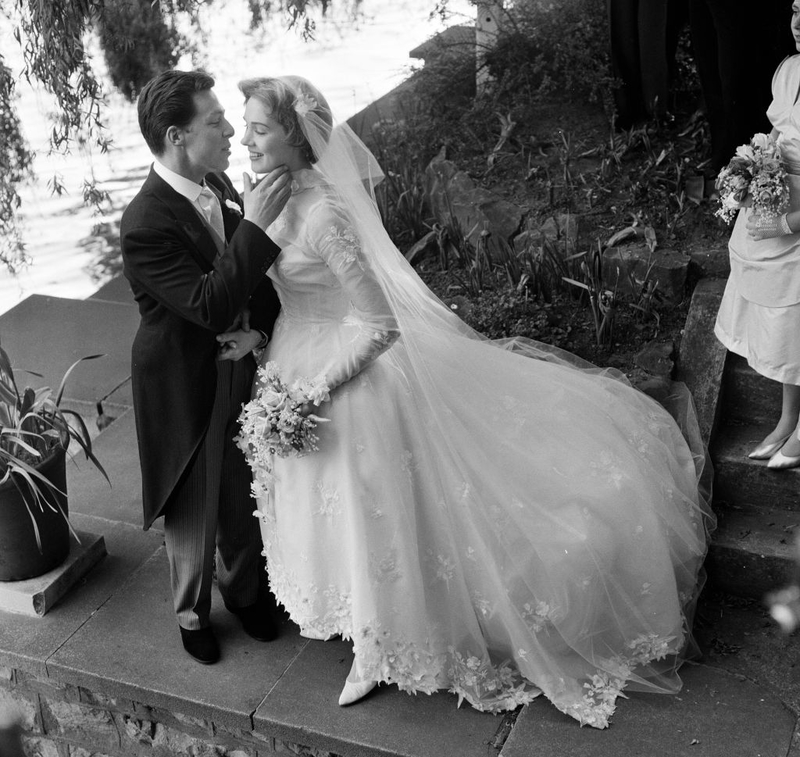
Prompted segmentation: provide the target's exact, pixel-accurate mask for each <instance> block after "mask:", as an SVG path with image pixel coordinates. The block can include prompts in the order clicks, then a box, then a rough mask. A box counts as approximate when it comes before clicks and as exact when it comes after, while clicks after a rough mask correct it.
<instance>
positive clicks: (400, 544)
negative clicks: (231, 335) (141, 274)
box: [222, 77, 713, 728]
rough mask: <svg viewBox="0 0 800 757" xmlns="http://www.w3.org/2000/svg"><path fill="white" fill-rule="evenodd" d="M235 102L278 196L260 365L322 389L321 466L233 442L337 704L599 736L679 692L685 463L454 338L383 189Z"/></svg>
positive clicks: (598, 394)
mask: <svg viewBox="0 0 800 757" xmlns="http://www.w3.org/2000/svg"><path fill="white" fill-rule="evenodd" d="M239 86H240V89H241V90H242V92H243V93H244V96H245V99H246V108H245V126H246V132H245V136H244V138H243V139H242V143H243V144H244V145H246V146H247V148H248V150H249V153H250V161H251V167H252V170H253V171H255V172H256V173H258V174H264V173H267V172H268V171H270V170H271V169H272V168H274V167H275V166H277V165H280V164H285V165H287V166H289V168H290V169H291V171H292V174H293V185H292V197H291V199H290V200H289V202H288V204H287V205H286V208H285V210H284V211H283V213H282V214H281V216H280V217H279V218H278V219H277V220H276V221H275V223H274V224H273V225H272V226H270V227H269V229H268V230H267V231H268V233H269V235H270V237H271V238H272V239H274V240H275V241H276V242H277V243H278V244H279V245H280V246H281V248H282V252H281V255H280V256H279V258H278V259H277V261H276V263H275V264H274V265H273V266H272V267H271V268H270V269H269V271H268V275H269V277H270V278H271V279H272V282H273V284H274V286H275V289H276V291H277V293H278V295H279V297H280V301H281V312H280V316H279V318H278V320H277V323H276V325H275V329H274V333H273V336H272V339H271V341H270V342H269V344H268V346H267V348H266V350H265V352H264V354H263V355H262V356H261V364H262V365H264V364H266V363H267V362H274V363H275V364H277V366H278V367H279V368H280V370H281V371H282V375H283V377H284V379H286V380H292V379H294V378H298V377H305V378H309V379H314V380H316V381H318V382H324V384H326V385H327V389H328V390H329V399H328V400H326V401H324V402H322V403H321V404H320V405H319V406H315V407H313V408H307V409H308V410H309V411H310V410H312V409H313V411H314V412H315V413H318V414H319V415H321V416H324V417H326V418H328V419H329V422H328V423H325V424H321V425H320V426H319V428H318V436H319V442H318V448H319V449H318V451H315V452H311V453H309V454H307V455H303V456H290V457H274V458H273V459H270V460H269V462H268V463H264V462H263V459H264V458H263V456H261V457H259V456H258V455H255V454H254V452H255V451H256V450H258V449H259V444H260V442H261V441H263V440H261V439H259V438H258V434H251V435H246V434H245V435H244V438H240V440H239V441H240V444H241V446H242V447H243V449H245V451H246V452H247V453H248V454H249V460H250V463H251V467H252V468H253V472H254V478H255V483H254V493H255V494H256V495H257V501H258V512H257V514H258V515H259V517H260V521H261V531H262V536H263V540H264V547H265V555H266V558H267V563H268V569H269V576H270V583H271V587H272V589H273V591H274V593H275V595H276V597H277V598H278V600H279V601H280V602H281V603H282V604H283V605H284V606H285V608H286V609H287V611H288V612H289V614H290V615H291V617H292V619H293V620H294V621H295V622H296V623H297V624H298V625H299V626H300V629H301V633H303V634H304V635H305V636H308V637H311V638H318V639H325V638H330V637H332V636H335V635H337V634H341V635H342V636H343V637H344V638H345V639H350V640H352V642H353V651H354V661H353V666H352V669H351V671H350V674H349V675H348V677H347V681H346V684H345V687H344V690H343V691H342V695H341V698H340V704H351V703H352V702H355V701H357V700H358V699H360V698H361V697H363V696H364V695H365V694H366V693H367V692H368V691H370V690H371V689H372V688H374V686H375V685H376V684H377V683H379V682H382V683H388V684H396V685H397V686H398V687H399V688H401V689H403V690H405V691H408V692H425V693H428V694H430V693H432V692H434V691H437V690H439V689H447V690H449V691H451V692H453V693H455V694H457V695H458V698H459V704H460V703H461V701H462V700H464V699H465V700H467V702H469V703H470V704H471V705H472V706H473V707H476V708H478V709H480V710H485V711H489V712H500V711H503V710H509V709H514V708H516V707H518V706H519V705H521V704H524V703H527V702H529V701H531V700H532V699H533V698H534V697H536V696H537V695H539V694H540V693H542V692H543V693H544V695H545V696H546V697H547V698H548V699H549V700H550V701H551V702H552V703H553V704H554V705H555V706H556V707H557V708H558V709H559V710H561V711H563V712H565V713H567V714H568V715H571V716H572V717H574V718H575V719H577V720H578V721H580V723H581V724H589V725H592V726H595V727H597V728H605V727H606V726H607V725H608V721H609V717H610V716H611V714H612V713H613V712H614V709H615V701H616V699H617V697H618V696H619V695H620V694H621V693H622V691H623V689H626V690H639V691H648V692H670V693H674V692H676V691H678V690H679V688H680V685H681V684H680V679H679V678H678V676H677V672H676V671H677V668H678V667H679V665H680V664H681V662H682V659H683V656H684V654H685V653H686V651H687V649H688V648H689V647H690V646H691V636H690V631H691V620H692V609H693V605H694V601H695V599H696V596H697V593H698V591H699V588H700V584H701V575H702V574H701V564H702V561H703V558H704V555H705V552H706V537H707V529H708V528H709V527H710V526H711V525H712V522H713V516H712V515H711V513H710V511H709V509H708V508H707V505H706V503H705V501H704V500H703V498H702V497H701V496H700V494H699V491H698V481H699V477H700V473H701V469H702V466H703V460H704V456H703V452H702V445H701V444H700V443H696V444H695V449H696V450H697V451H696V452H695V453H694V454H693V452H692V449H691V448H690V446H689V445H688V444H687V442H686V441H685V437H684V434H682V432H681V430H680V428H679V426H678V425H677V423H676V422H675V421H674V420H673V417H672V416H671V415H670V414H669V413H668V412H666V411H665V410H664V409H663V408H662V406H661V405H659V404H657V403H656V402H655V401H653V400H651V399H650V398H648V397H647V396H645V395H644V394H642V393H641V392H639V391H637V390H636V389H633V388H631V387H630V385H629V384H627V383H626V381H625V379H624V377H622V376H621V375H619V374H615V373H613V372H611V371H603V370H600V369H597V368H594V367H593V366H590V365H588V364H586V363H583V362H582V361H580V360H579V359H578V358H575V357H574V356H571V355H569V354H567V353H564V352H562V351H559V350H556V349H553V348H548V347H546V346H545V345H542V344H539V343H536V342H533V341H530V340H524V339H514V340H504V341H502V342H493V341H489V340H486V339H485V338H483V337H482V336H480V335H479V334H477V333H476V332H474V331H473V330H471V329H470V328H469V327H468V326H467V325H466V324H465V323H463V322H462V321H461V320H459V319H458V318H457V317H456V316H455V315H454V314H453V313H452V312H451V311H450V309H449V308H447V307H446V306H445V305H443V304H442V303H441V302H440V301H439V300H438V299H437V298H436V297H435V296H434V295H433V294H432V292H431V291H430V290H428V289H427V287H426V286H425V285H424V284H423V283H422V281H421V280H420V279H419V277H418V276H417V275H416V273H415V272H414V271H413V269H412V268H411V267H410V266H409V265H408V264H407V262H406V261H405V259H404V258H403V256H402V255H401V254H400V253H399V252H398V250H397V249H396V248H395V247H394V245H393V244H392V243H391V241H390V240H389V237H388V236H387V234H386V232H385V230H384V228H383V226H382V224H381V220H380V216H379V214H378V210H377V208H376V205H375V202H374V197H373V194H372V189H373V186H374V184H375V183H377V181H379V180H380V178H381V174H380V170H379V168H378V166H377V165H376V163H375V160H374V158H373V157H372V155H371V154H370V153H369V151H368V150H367V149H366V147H365V146H364V145H363V143H361V142H360V141H359V140H358V138H357V137H355V135H354V134H353V133H352V131H351V130H349V128H348V127H347V126H346V125H342V124H340V125H334V122H333V118H332V115H331V111H330V109H329V107H328V105H327V103H326V101H325V98H324V97H323V96H322V94H321V93H320V92H319V91H317V90H316V89H315V88H314V87H313V86H312V85H311V84H310V83H308V82H307V81H305V80H303V79H300V78H297V77H283V78H263V79H250V80H247V81H244V82H241V83H240V85H239ZM225 338H228V337H226V336H225V335H223V337H222V339H225ZM686 409H687V413H686V414H687V416H688V421H687V428H689V429H692V416H691V402H690V401H689V402H688V404H687V407H686ZM693 430H694V438H695V439H697V438H699V436H698V435H697V433H696V423H695V424H694V427H693ZM257 457H259V459H256V458H257ZM259 460H260V462H259Z"/></svg>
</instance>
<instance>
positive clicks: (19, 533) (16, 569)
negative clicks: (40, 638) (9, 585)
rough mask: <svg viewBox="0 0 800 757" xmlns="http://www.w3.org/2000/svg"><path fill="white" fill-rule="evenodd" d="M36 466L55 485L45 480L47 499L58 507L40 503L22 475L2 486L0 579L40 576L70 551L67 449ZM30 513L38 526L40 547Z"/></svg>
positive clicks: (64, 558)
mask: <svg viewBox="0 0 800 757" xmlns="http://www.w3.org/2000/svg"><path fill="white" fill-rule="evenodd" d="M36 469H37V470H38V471H39V473H41V474H42V475H43V476H44V477H45V478H46V479H47V480H48V481H50V482H52V484H53V486H54V487H55V489H52V488H50V487H48V486H46V485H45V484H42V488H43V489H44V492H43V495H44V498H45V500H46V501H47V502H48V503H49V504H50V505H52V506H53V507H55V508H56V510H55V511H54V510H53V509H52V508H51V507H49V506H48V505H47V504H44V505H43V506H42V507H40V506H39V505H37V504H36V500H35V498H34V497H33V494H32V493H31V491H30V487H29V486H28V484H27V482H26V481H25V480H24V479H22V478H20V477H19V476H12V477H11V479H9V480H8V481H6V482H5V483H4V484H3V485H2V486H0V581H21V580H23V579H26V578H34V577H36V576H41V575H42V574H43V573H47V572H48V571H49V570H53V568H57V567H58V566H59V565H61V563H63V562H64V560H66V559H67V555H68V554H69V543H70V537H69V525H68V524H67V519H66V517H65V516H66V515H68V510H67V497H66V492H67V471H66V456H65V451H64V450H63V449H60V448H59V449H57V450H56V451H54V452H53V454H52V455H51V456H50V457H48V458H47V459H46V460H45V461H44V462H42V463H40V464H39V465H38V466H36ZM18 487H19V488H18ZM56 490H60V491H56ZM62 492H63V493H62ZM26 501H27V506H26ZM29 511H30V513H29ZM31 514H32V515H33V518H34V519H35V520H36V525H37V527H38V529H39V538H40V540H41V550H40V549H39V546H38V544H37V541H36V532H35V530H34V526H33V522H32V521H31Z"/></svg>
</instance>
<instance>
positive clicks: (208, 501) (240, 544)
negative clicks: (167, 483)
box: [164, 360, 266, 631]
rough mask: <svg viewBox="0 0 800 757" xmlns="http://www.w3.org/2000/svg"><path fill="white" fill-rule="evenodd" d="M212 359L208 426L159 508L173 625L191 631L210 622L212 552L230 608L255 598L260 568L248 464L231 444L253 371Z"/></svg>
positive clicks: (258, 534) (257, 536)
mask: <svg viewBox="0 0 800 757" xmlns="http://www.w3.org/2000/svg"><path fill="white" fill-rule="evenodd" d="M216 365H217V393H216V397H215V400H214V409H213V412H212V415H211V423H210V424H209V427H208V432H207V433H206V436H205V439H204V440H203V442H202V443H201V444H200V447H199V449H198V451H197V453H196V455H195V458H194V460H193V462H192V463H191V464H190V467H189V469H188V471H187V473H186V475H185V476H184V477H183V478H182V479H181V483H180V484H179V487H178V489H177V490H176V491H175V493H174V494H173V496H172V499H171V501H170V503H169V505H168V507H167V509H166V511H165V514H164V536H165V543H166V549H167V556H168V558H169V565H170V575H171V582H172V597H173V601H174V604H175V613H176V615H177V616H178V624H179V625H180V626H181V627H183V628H185V629H187V630H190V631H194V630H197V629H200V628H206V627H207V626H208V625H209V613H210V610H211V583H212V573H213V565H214V556H215V553H216V565H217V585H218V587H219V590H220V593H221V594H222V597H223V599H224V600H225V602H226V603H227V604H229V605H231V606H233V607H246V606H248V605H251V604H253V603H254V602H255V601H256V600H257V598H258V595H259V583H260V582H261V583H263V581H262V574H264V572H263V570H262V569H261V565H262V558H261V549H262V545H261V536H260V533H259V529H258V522H257V521H256V519H255V518H254V517H253V511H254V510H255V502H254V501H253V500H252V499H251V497H250V481H251V477H250V469H249V468H248V467H247V463H246V462H245V459H244V456H243V455H242V452H241V451H240V450H239V449H238V448H237V447H236V445H235V444H234V442H233V437H234V436H235V435H236V433H237V432H238V424H237V423H236V418H237V417H238V415H239V411H240V408H241V403H242V402H243V401H246V400H247V399H249V397H250V384H251V377H250V375H249V373H248V371H246V370H242V368H243V366H234V364H233V363H232V362H231V361H229V360H225V361H218V362H217V363H216ZM264 578H266V576H265V574H264Z"/></svg>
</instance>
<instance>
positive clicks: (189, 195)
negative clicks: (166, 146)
mask: <svg viewBox="0 0 800 757" xmlns="http://www.w3.org/2000/svg"><path fill="white" fill-rule="evenodd" d="M153 170H154V171H155V172H156V173H157V174H158V175H159V176H160V177H161V178H162V179H164V181H166V182H167V184H169V185H170V186H171V187H172V188H173V189H174V190H175V191H176V192H177V193H178V194H181V195H183V196H184V197H185V198H186V199H187V200H189V201H190V202H194V203H196V202H197V198H198V197H199V196H200V192H201V191H202V189H203V187H202V185H200V184H198V183H197V182H194V181H192V180H191V179H187V178H186V177H185V176H181V175H180V174H179V173H175V171H173V170H172V169H170V168H167V167H166V166H165V165H164V164H163V163H161V162H159V161H158V160H154V161H153Z"/></svg>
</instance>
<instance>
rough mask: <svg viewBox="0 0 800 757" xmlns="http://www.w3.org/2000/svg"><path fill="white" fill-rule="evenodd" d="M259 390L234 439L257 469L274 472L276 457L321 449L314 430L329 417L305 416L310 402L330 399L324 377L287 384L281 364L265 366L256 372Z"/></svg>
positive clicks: (248, 407)
mask: <svg viewBox="0 0 800 757" xmlns="http://www.w3.org/2000/svg"><path fill="white" fill-rule="evenodd" d="M256 385H257V386H258V390H257V391H256V394H255V396H254V397H253V399H251V400H250V402H248V403H246V404H245V405H243V406H242V412H241V414H240V415H239V424H240V426H241V431H240V433H239V435H238V436H237V437H236V438H235V439H234V441H235V442H236V444H237V445H238V446H239V449H241V450H242V452H244V454H245V457H246V458H247V462H248V463H249V464H250V467H251V468H252V469H253V471H254V472H255V473H256V474H258V473H259V471H263V472H267V473H269V472H271V471H272V462H271V460H272V456H273V455H277V456H278V457H287V456H289V455H291V454H294V455H297V456H300V455H304V454H306V453H307V452H312V451H315V450H317V449H318V447H317V441H318V440H319V439H318V437H317V435H316V434H315V433H314V429H316V427H317V424H319V423H326V422H327V421H328V420H329V419H328V418H320V417H319V416H317V415H313V414H311V415H303V414H302V413H301V412H300V411H301V409H302V407H303V405H304V404H305V403H307V402H311V403H313V404H319V403H320V402H324V401H325V400H327V399H328V398H329V393H328V385H327V383H326V382H325V380H324V379H318V380H311V379H307V378H297V379H295V380H294V381H292V382H291V383H289V384H287V383H286V381H284V380H283V378H282V377H281V372H280V369H279V367H278V365H277V363H274V362H268V363H266V364H265V365H262V366H261V367H260V368H259V369H258V372H257V375H256Z"/></svg>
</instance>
